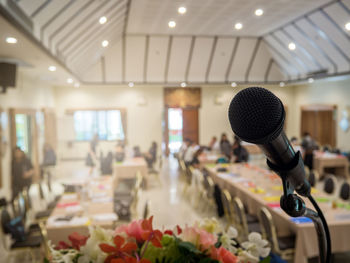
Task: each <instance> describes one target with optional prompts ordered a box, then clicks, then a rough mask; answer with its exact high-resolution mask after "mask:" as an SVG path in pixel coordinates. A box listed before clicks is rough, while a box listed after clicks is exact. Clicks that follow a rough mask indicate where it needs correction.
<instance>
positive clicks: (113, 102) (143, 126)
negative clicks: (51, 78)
mask: <svg viewBox="0 0 350 263" xmlns="http://www.w3.org/2000/svg"><path fill="white" fill-rule="evenodd" d="M55 99H56V113H57V119H58V137H59V138H60V133H61V132H64V131H62V130H63V129H66V127H63V126H64V125H62V124H63V123H67V121H65V120H64V119H67V117H66V114H65V111H66V110H67V109H79V108H80V109H84V108H125V109H126V114H127V117H126V118H127V134H126V135H127V140H128V144H129V146H130V147H133V146H134V145H139V146H140V147H141V150H142V151H147V150H148V148H149V147H150V144H151V142H152V141H156V142H157V143H158V145H159V147H160V145H161V140H162V114H163V88H162V87H161V86H157V87H150V86H135V87H133V88H129V87H127V86H82V87H80V88H73V87H55ZM141 100H144V101H145V102H146V103H145V105H139V102H140V101H141ZM68 122H69V121H68ZM63 137H64V136H63ZM73 138H74V137H73ZM68 139H69V138H68ZM70 139H72V138H70ZM115 144H116V143H115V142H100V149H102V151H103V152H104V153H106V152H107V151H109V150H113V149H114V146H115ZM88 147H89V146H88V142H74V143H73V147H72V148H68V147H67V140H66V139H64V138H62V139H61V141H60V142H59V157H60V158H85V156H86V154H87V151H88Z"/></svg>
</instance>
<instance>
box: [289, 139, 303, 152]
mask: <svg viewBox="0 0 350 263" xmlns="http://www.w3.org/2000/svg"><path fill="white" fill-rule="evenodd" d="M290 143H291V144H292V146H293V149H294V151H295V152H298V151H300V153H301V154H303V148H302V147H301V146H300V143H299V141H298V138H297V137H292V138H291V139H290Z"/></svg>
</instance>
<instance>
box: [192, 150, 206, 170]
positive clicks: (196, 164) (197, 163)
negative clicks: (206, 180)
mask: <svg viewBox="0 0 350 263" xmlns="http://www.w3.org/2000/svg"><path fill="white" fill-rule="evenodd" d="M202 153H203V149H202V148H199V149H198V150H197V151H196V152H195V153H194V154H193V158H192V161H191V165H192V166H193V167H194V168H197V169H199V168H200V161H199V156H200V155H201V154H202Z"/></svg>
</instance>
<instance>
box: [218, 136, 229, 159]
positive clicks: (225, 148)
mask: <svg viewBox="0 0 350 263" xmlns="http://www.w3.org/2000/svg"><path fill="white" fill-rule="evenodd" d="M220 151H221V153H222V154H223V155H225V156H226V157H227V158H228V159H231V144H230V141H229V140H228V139H227V135H226V134H225V133H223V134H222V135H221V140H220Z"/></svg>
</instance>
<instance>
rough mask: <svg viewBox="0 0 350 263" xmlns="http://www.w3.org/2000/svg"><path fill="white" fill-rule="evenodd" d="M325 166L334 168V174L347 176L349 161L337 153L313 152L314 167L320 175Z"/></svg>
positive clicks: (323, 171)
mask: <svg viewBox="0 0 350 263" xmlns="http://www.w3.org/2000/svg"><path fill="white" fill-rule="evenodd" d="M326 168H333V169H335V175H342V176H345V177H346V178H347V179H348V178H349V161H348V159H347V158H346V157H345V156H342V155H338V154H330V153H322V152H315V154H314V169H315V170H316V171H318V173H319V174H320V175H321V176H322V175H323V174H324V173H325V169H326Z"/></svg>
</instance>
